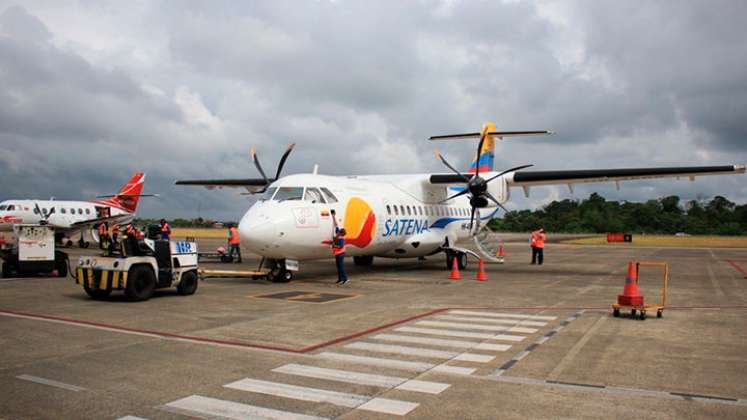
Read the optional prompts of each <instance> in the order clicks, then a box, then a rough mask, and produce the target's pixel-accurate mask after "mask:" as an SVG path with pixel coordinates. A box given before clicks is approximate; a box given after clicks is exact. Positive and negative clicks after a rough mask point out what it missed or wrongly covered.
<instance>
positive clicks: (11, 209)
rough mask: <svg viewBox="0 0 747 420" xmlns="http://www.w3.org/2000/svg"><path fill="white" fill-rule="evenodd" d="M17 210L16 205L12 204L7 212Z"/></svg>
mask: <svg viewBox="0 0 747 420" xmlns="http://www.w3.org/2000/svg"><path fill="white" fill-rule="evenodd" d="M15 209H16V206H14V205H12V204H11V205H9V206H8V209H7V210H8V211H13V210H15Z"/></svg>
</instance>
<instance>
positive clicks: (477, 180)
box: [435, 132, 533, 231]
mask: <svg viewBox="0 0 747 420" xmlns="http://www.w3.org/2000/svg"><path fill="white" fill-rule="evenodd" d="M488 135H489V133H487V132H483V133H482V134H481V136H480V142H479V144H478V146H477V159H478V163H477V165H476V166H475V174H474V176H472V178H469V177H467V176H466V175H464V174H463V173H461V172H459V171H457V170H456V169H454V167H453V166H451V164H449V162H448V161H447V160H446V158H444V157H443V155H442V154H441V152H439V151H438V149H436V150H435V153H436V157H438V158H439V159H440V160H441V162H443V164H444V165H445V166H446V167H447V168H449V169H451V171H452V172H454V173H455V174H457V175H459V176H460V177H461V178H462V179H464V183H465V184H467V185H466V187H465V188H464V189H463V190H462V191H460V192H458V193H456V194H454V195H452V196H451V197H449V198H447V199H445V200H443V201H441V203H444V202H446V201H449V200H452V199H454V198H456V197H459V196H462V195H465V194H469V195H470V197H469V204H470V206H471V207H472V211H471V214H470V219H469V229H470V231H471V230H472V226H473V224H474V220H475V213H476V212H477V209H478V208H481V207H486V206H487V205H488V200H490V201H492V202H493V203H495V205H496V206H498V207H500V208H501V209H503V211H506V212H508V209H506V208H505V207H504V206H503V204H501V203H500V202H499V201H498V200H496V198H495V197H493V195H492V194H490V192H488V183H489V182H490V181H493V180H494V179H496V178H498V177H500V176H502V175H505V174H507V173H509V172H513V171H518V170H520V169H524V168H528V167H530V166H533V165H520V166H516V167H514V168H511V169H506V170H505V171H503V172H501V173H499V174H497V175H494V176H492V177H490V178H488V179H484V178H482V177H481V176H480V164H479V159H480V151H481V150H482V145H483V143H484V142H485V138H486V137H487V136H488Z"/></svg>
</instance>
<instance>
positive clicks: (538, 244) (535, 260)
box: [532, 228, 547, 265]
mask: <svg viewBox="0 0 747 420" xmlns="http://www.w3.org/2000/svg"><path fill="white" fill-rule="evenodd" d="M546 238H547V236H546V235H545V229H542V228H539V229H537V230H535V231H534V232H532V264H538V265H542V262H543V261H544V259H545V255H544V254H545V239H546Z"/></svg>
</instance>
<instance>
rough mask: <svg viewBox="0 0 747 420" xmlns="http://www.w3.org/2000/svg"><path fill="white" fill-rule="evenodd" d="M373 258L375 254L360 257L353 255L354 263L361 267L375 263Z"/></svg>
mask: <svg viewBox="0 0 747 420" xmlns="http://www.w3.org/2000/svg"><path fill="white" fill-rule="evenodd" d="M373 260H374V257H373V255H361V256H358V257H353V264H355V265H357V266H359V267H370V266H371V265H373Z"/></svg>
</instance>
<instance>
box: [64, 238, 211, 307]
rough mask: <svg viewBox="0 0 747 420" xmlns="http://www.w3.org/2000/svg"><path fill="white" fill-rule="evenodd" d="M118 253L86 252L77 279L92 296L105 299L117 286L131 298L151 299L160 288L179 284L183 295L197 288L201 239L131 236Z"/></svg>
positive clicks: (76, 271) (80, 262)
mask: <svg viewBox="0 0 747 420" xmlns="http://www.w3.org/2000/svg"><path fill="white" fill-rule="evenodd" d="M118 245H119V246H118V248H119V249H118V250H116V251H115V253H113V254H112V253H109V252H104V254H103V255H95V256H82V257H80V258H79V259H78V265H77V267H76V270H75V274H76V275H75V281H76V283H77V284H79V285H81V286H83V289H84V290H85V291H86V293H87V294H88V296H90V297H92V298H93V299H104V298H106V297H108V296H109V295H110V294H111V292H112V291H113V290H122V291H124V294H125V296H126V297H127V298H128V299H129V300H131V301H143V300H148V299H150V298H151V296H153V292H154V291H155V290H156V289H162V288H167V287H174V286H176V290H177V292H178V293H179V294H180V295H192V294H194V293H195V291H197V283H198V275H197V243H196V242H188V241H161V240H151V239H144V240H137V239H135V238H127V239H125V240H124V241H122V242H120V243H119V244H118Z"/></svg>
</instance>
